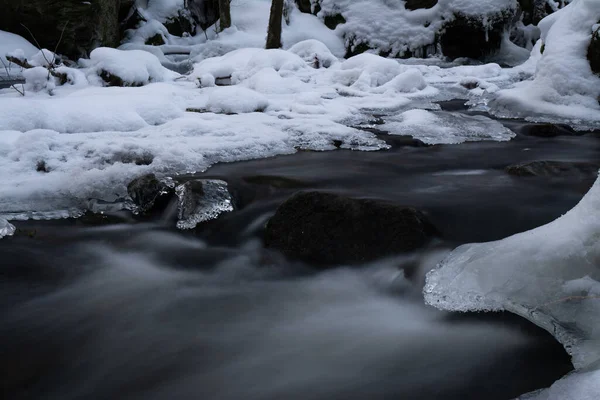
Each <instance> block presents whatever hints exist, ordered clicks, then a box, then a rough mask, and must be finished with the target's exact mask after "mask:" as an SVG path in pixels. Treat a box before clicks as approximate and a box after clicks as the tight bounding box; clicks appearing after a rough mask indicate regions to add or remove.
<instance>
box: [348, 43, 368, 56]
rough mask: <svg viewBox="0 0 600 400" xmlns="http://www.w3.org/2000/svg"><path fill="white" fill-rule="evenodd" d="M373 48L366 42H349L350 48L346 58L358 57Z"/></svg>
mask: <svg viewBox="0 0 600 400" xmlns="http://www.w3.org/2000/svg"><path fill="white" fill-rule="evenodd" d="M370 49H371V47H370V46H369V45H368V44H367V43H364V42H359V43H356V42H355V40H354V39H350V40H348V47H347V48H346V54H345V55H344V57H345V58H350V57H354V56H357V55H359V54H362V53H365V52H367V51H368V50H370Z"/></svg>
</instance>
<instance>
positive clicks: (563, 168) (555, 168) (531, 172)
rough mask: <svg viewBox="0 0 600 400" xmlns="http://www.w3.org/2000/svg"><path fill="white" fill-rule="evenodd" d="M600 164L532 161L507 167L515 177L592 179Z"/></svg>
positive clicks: (596, 173) (507, 170)
mask: <svg viewBox="0 0 600 400" xmlns="http://www.w3.org/2000/svg"><path fill="white" fill-rule="evenodd" d="M598 169H600V163H597V164H596V163H586V162H567V161H532V162H527V163H521V164H514V165H510V166H508V167H506V172H508V173H509V174H510V175H514V176H546V177H548V176H580V177H582V178H592V177H595V176H597V175H598Z"/></svg>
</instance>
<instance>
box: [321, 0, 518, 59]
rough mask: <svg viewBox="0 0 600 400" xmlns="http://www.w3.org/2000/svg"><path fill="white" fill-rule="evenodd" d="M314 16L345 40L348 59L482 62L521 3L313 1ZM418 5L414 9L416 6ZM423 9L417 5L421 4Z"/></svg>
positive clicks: (502, 0) (500, 0)
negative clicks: (365, 55) (363, 55)
mask: <svg viewBox="0 0 600 400" xmlns="http://www.w3.org/2000/svg"><path fill="white" fill-rule="evenodd" d="M312 3H313V7H312V11H318V14H317V16H318V17H320V18H321V19H323V20H324V22H325V24H326V25H328V26H329V27H330V28H332V29H335V32H336V34H337V35H338V36H339V37H341V38H343V39H344V42H345V45H346V49H347V52H346V55H347V56H351V55H355V54H357V53H360V52H363V51H366V50H368V49H372V50H374V51H376V52H378V53H381V54H386V55H391V56H411V55H417V56H424V55H426V54H428V53H437V52H438V48H437V46H438V44H439V45H441V49H442V51H443V53H444V54H445V55H447V56H449V57H451V58H457V57H474V58H477V57H480V56H483V55H485V54H487V53H489V52H492V51H495V50H498V49H499V47H500V44H501V40H502V37H503V34H504V28H506V27H507V26H508V24H509V23H510V21H511V19H512V17H513V16H514V14H515V12H516V9H517V1H516V0H439V1H426V2H423V1H421V2H410V4H409V3H406V2H404V1H386V0H313V1H312ZM413 3H414V4H413ZM417 3H418V4H417Z"/></svg>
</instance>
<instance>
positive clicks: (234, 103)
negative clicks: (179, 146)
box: [206, 75, 279, 114]
mask: <svg viewBox="0 0 600 400" xmlns="http://www.w3.org/2000/svg"><path fill="white" fill-rule="evenodd" d="M277 76H279V75H277ZM268 106H269V101H268V100H267V98H266V97H265V96H263V95H261V94H260V93H258V92H255V91H254V90H250V89H246V88H244V87H225V88H219V89H214V90H213V91H212V93H211V94H210V95H209V97H208V102H207V104H206V108H207V110H209V111H210V112H214V113H217V114H242V113H252V112H260V111H264V110H265V109H266V108H267V107H268Z"/></svg>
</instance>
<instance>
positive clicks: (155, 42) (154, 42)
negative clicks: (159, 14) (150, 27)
mask: <svg viewBox="0 0 600 400" xmlns="http://www.w3.org/2000/svg"><path fill="white" fill-rule="evenodd" d="M145 44H147V45H149V46H162V45H163V44H165V38H164V37H163V35H161V34H160V33H157V34H156V35H154V36H152V37H149V38H148V39H146V43H145Z"/></svg>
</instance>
